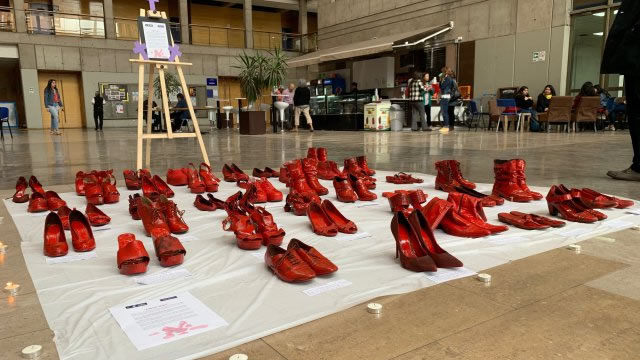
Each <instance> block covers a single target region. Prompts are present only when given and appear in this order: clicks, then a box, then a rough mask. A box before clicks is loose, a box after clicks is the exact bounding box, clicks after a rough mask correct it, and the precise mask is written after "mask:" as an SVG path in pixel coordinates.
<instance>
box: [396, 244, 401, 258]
mask: <svg viewBox="0 0 640 360" xmlns="http://www.w3.org/2000/svg"><path fill="white" fill-rule="evenodd" d="M399 256H400V247H399V246H398V243H397V242H396V259H397V258H398V257H399Z"/></svg>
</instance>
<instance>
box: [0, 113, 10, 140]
mask: <svg viewBox="0 0 640 360" xmlns="http://www.w3.org/2000/svg"><path fill="white" fill-rule="evenodd" d="M4 123H7V127H8V128H9V134H10V135H11V138H12V139H13V133H12V132H11V125H10V124H9V109H8V108H6V107H0V136H1V137H2V140H3V141H4V131H3V130H2V124H4Z"/></svg>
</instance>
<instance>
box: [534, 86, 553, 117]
mask: <svg viewBox="0 0 640 360" xmlns="http://www.w3.org/2000/svg"><path fill="white" fill-rule="evenodd" d="M554 96H556V89H555V88H554V87H553V85H547V86H545V87H544V90H542V92H541V93H540V95H538V103H537V104H536V111H538V112H539V113H541V112H547V111H549V105H550V104H551V98H552V97H554Z"/></svg>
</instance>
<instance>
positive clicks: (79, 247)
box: [69, 209, 96, 252]
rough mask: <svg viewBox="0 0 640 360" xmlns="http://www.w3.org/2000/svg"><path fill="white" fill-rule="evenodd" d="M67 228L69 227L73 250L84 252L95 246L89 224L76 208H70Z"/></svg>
mask: <svg viewBox="0 0 640 360" xmlns="http://www.w3.org/2000/svg"><path fill="white" fill-rule="evenodd" d="M69 228H70V229H71V244H72V245H73V250H74V251H76V252H84V251H91V250H93V249H95V248H96V239H95V238H94V237H93V231H92V230H91V225H90V224H89V220H87V218H86V216H84V214H83V213H81V212H80V211H78V210H76V209H73V210H71V213H69Z"/></svg>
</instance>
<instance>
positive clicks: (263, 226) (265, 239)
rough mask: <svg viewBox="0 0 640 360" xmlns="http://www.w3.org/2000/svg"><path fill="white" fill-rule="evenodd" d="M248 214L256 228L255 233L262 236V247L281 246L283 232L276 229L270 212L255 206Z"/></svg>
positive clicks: (276, 226)
mask: <svg viewBox="0 0 640 360" xmlns="http://www.w3.org/2000/svg"><path fill="white" fill-rule="evenodd" d="M249 214H250V217H251V221H252V222H253V223H254V224H255V225H256V226H257V227H258V229H257V231H256V232H257V233H259V234H260V235H262V245H264V246H268V245H269V244H273V245H277V246H280V244H282V239H284V236H285V232H284V230H283V229H281V228H278V225H277V224H276V223H275V221H273V215H271V213H270V212H268V211H267V210H265V208H263V207H261V206H257V207H255V208H254V209H253V210H252V211H251V212H249Z"/></svg>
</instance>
